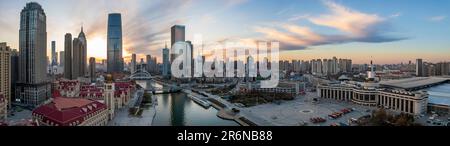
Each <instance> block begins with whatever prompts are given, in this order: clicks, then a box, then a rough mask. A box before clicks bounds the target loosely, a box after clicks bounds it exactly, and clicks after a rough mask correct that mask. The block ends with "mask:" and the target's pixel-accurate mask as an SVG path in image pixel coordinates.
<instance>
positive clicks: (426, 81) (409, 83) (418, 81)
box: [380, 77, 450, 90]
mask: <svg viewBox="0 0 450 146" xmlns="http://www.w3.org/2000/svg"><path fill="white" fill-rule="evenodd" d="M449 80H450V78H440V77H416V78H407V79H400V80H389V81H381V82H380V85H382V86H387V87H395V88H402V89H406V90H409V89H414V88H420V87H423V86H428V85H432V84H437V83H442V82H446V81H449Z"/></svg>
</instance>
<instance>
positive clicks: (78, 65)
mask: <svg viewBox="0 0 450 146" xmlns="http://www.w3.org/2000/svg"><path fill="white" fill-rule="evenodd" d="M86 47H87V40H86V36H85V34H84V32H83V27H81V32H80V34H79V35H78V38H74V39H73V41H72V59H71V60H72V62H71V63H72V79H77V78H78V77H84V76H86V75H87V71H86V67H87V64H86V60H87V58H86V57H87V53H86V52H87V50H86Z"/></svg>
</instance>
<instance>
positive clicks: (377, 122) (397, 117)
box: [359, 108, 421, 126]
mask: <svg viewBox="0 0 450 146" xmlns="http://www.w3.org/2000/svg"><path fill="white" fill-rule="evenodd" d="M359 125H360V126H421V125H420V124H418V123H415V120H414V116H413V115H410V114H405V113H401V114H390V113H388V112H387V111H386V110H385V109H382V108H381V109H378V110H376V111H373V112H372V115H371V116H370V117H367V118H362V119H360V121H359Z"/></svg>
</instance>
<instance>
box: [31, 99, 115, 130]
mask: <svg viewBox="0 0 450 146" xmlns="http://www.w3.org/2000/svg"><path fill="white" fill-rule="evenodd" d="M33 120H35V121H38V125H40V126H41V125H42V126H104V125H106V124H107V122H108V111H107V108H106V105H105V104H103V103H100V102H98V101H95V100H89V99H82V98H65V97H54V98H53V100H52V102H50V103H48V104H45V105H42V106H39V107H38V108H36V109H34V110H33Z"/></svg>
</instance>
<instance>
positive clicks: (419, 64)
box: [416, 59, 424, 77]
mask: <svg viewBox="0 0 450 146" xmlns="http://www.w3.org/2000/svg"><path fill="white" fill-rule="evenodd" d="M416 76H418V77H423V76H424V74H423V62H422V59H417V60H416Z"/></svg>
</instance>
